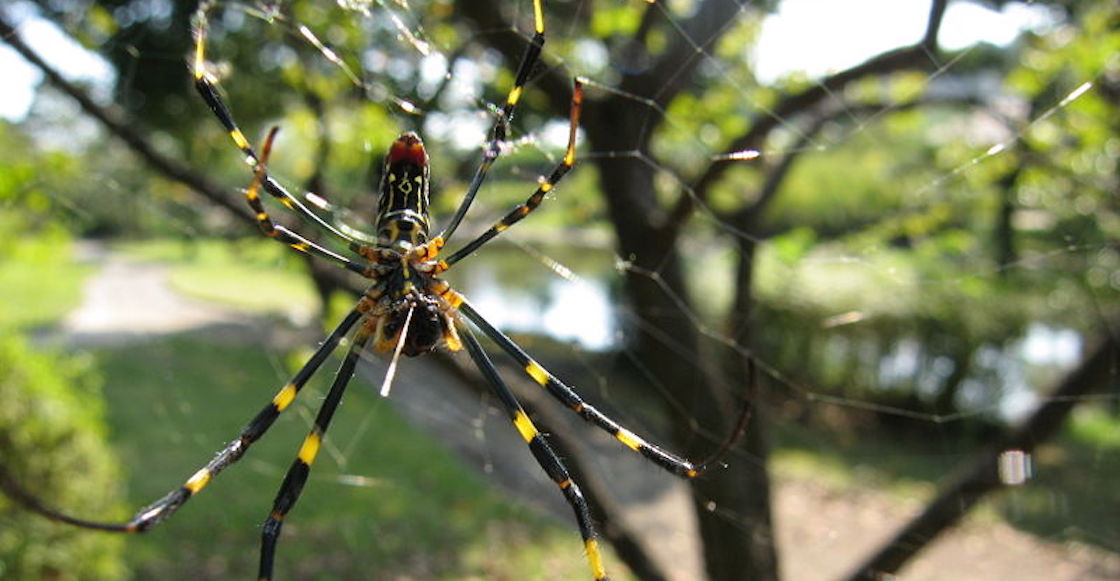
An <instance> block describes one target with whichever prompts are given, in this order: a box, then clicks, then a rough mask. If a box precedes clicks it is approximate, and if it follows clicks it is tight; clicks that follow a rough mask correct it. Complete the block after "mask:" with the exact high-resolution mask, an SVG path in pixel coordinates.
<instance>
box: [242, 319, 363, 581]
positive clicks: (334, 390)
mask: <svg viewBox="0 0 1120 581" xmlns="http://www.w3.org/2000/svg"><path fill="white" fill-rule="evenodd" d="M369 338H370V333H369V331H368V330H366V329H364V328H361V329H359V330H358V333H357V334H356V335H355V336H354V343H353V345H351V347H350V350H349V351H348V352H347V353H346V358H345V359H344V360H343V361H342V365H340V366H339V368H338V373H337V374H335V376H334V382H333V383H332V384H331V389H330V391H329V392H328V393H327V397H326V399H324V400H323V403H322V405H321V406H320V407H319V414H318V415H317V416H315V424H314V425H313V426H312V427H311V432H310V433H308V434H307V437H306V438H305V439H304V440H303V444H302V445H300V447H299V453H298V454H297V455H296V459H295V460H294V461H293V462H292V466H291V468H289V469H288V473H287V474H286V475H285V476H284V482H283V483H282V484H281V485H280V489H279V490H278V491H277V492H276V499H275V500H274V501H273V503H272V511H271V512H269V514H268V518H267V519H266V520H265V522H264V526H263V528H262V530H261V560H260V571H259V574H258V579H260V580H262V581H264V580H267V579H272V565H273V563H274V561H275V558H276V543H277V541H279V540H280V529H281V528H282V527H283V525H284V517H285V516H287V514H288V511H290V510H291V509H292V507H293V506H294V505H295V503H296V501H297V500H299V495H300V492H302V491H303V485H304V484H306V483H307V476H308V474H310V473H311V464H312V463H313V462H314V461H315V457H316V456H317V455H318V454H319V448H320V447H321V446H322V443H323V436H325V435H326V433H327V428H328V427H329V426H330V423H331V418H332V417H334V412H335V410H337V409H338V405H339V404H340V403H342V394H343V393H344V392H345V391H346V386H347V385H349V383H350V379H351V378H353V376H354V367H355V366H356V365H357V364H358V357H359V355H361V353H362V350H363V349H364V348H365V346H366V343H367V342H369Z"/></svg>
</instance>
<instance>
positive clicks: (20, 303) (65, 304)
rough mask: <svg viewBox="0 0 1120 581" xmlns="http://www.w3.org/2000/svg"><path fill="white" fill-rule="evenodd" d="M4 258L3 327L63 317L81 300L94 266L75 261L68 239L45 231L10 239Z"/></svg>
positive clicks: (0, 274) (0, 282)
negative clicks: (85, 284) (86, 281)
mask: <svg viewBox="0 0 1120 581" xmlns="http://www.w3.org/2000/svg"><path fill="white" fill-rule="evenodd" d="M4 252H5V256H4V259H3V260H0V288H2V289H4V300H3V301H0V327H6V328H12V329H29V328H34V327H41V326H46V325H49V324H52V323H55V322H57V321H59V320H61V319H62V318H63V317H64V316H66V313H68V312H70V311H71V310H73V308H74V307H76V306H77V305H78V302H79V301H80V300H81V285H82V282H84V281H85V279H86V278H87V277H88V276H89V275H90V274H91V273H92V272H93V268H92V267H89V266H85V265H80V264H77V263H75V262H74V258H73V247H72V245H71V242H70V240H69V239H68V238H65V237H63V236H52V235H49V234H44V235H40V236H28V237H24V238H20V239H13V240H9V241H8V243H7V244H6V247H5V250H4Z"/></svg>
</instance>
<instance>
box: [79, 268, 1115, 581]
mask: <svg viewBox="0 0 1120 581" xmlns="http://www.w3.org/2000/svg"><path fill="white" fill-rule="evenodd" d="M84 253H85V255H86V257H87V258H88V259H89V260H90V261H92V262H95V263H97V264H99V265H100V271H99V272H98V273H97V274H96V275H95V276H93V277H92V278H91V279H90V281H89V282H88V284H87V286H86V288H85V289H84V292H83V299H82V303H81V305H80V306H79V307H78V308H77V309H76V310H75V311H74V312H73V313H71V314H70V316H68V317H67V318H66V320H65V322H64V324H63V335H64V338H65V340H67V341H69V342H71V343H79V344H86V345H91V344H95V345H121V344H127V343H129V342H133V341H142V340H145V339H146V338H150V337H151V336H152V335H158V334H170V333H180V332H185V331H194V330H200V329H206V330H214V331H215V332H217V331H222V332H227V333H228V332H234V333H248V334H251V335H254V336H260V335H268V334H272V331H270V329H269V328H268V327H267V326H265V325H264V324H263V323H262V322H261V321H259V320H256V319H253V318H251V317H247V316H245V315H244V314H241V313H238V312H237V311H236V310H234V309H230V308H227V307H223V306H217V305H213V304H210V303H205V302H201V301H196V300H193V299H188V298H185V297H183V296H181V295H179V294H177V293H175V292H174V291H173V290H172V289H171V287H170V285H169V284H168V272H167V268H166V267H163V266H160V265H157V264H151V263H143V262H136V261H130V260H127V259H124V258H121V257H118V256H115V255H112V254H109V253H106V252H105V251H104V250H103V249H102V248H100V247H98V246H88V247H86V248H84ZM419 363H420V362H416V361H408V362H405V363H404V364H402V368H401V371H400V375H399V377H398V380H397V382H396V384H395V387H394V391H393V396H392V400H393V401H394V404H395V406H396V407H397V408H398V409H399V410H400V411H401V412H402V413H403V414H404V415H406V416H407V417H409V418H410V419H411V421H413V422H414V423H416V424H418V425H420V426H421V427H423V428H424V429H425V430H428V431H431V432H434V433H437V434H440V436H441V438H443V439H444V441H447V442H449V443H450V444H451V445H452V447H453V448H455V449H456V451H457V452H458V453H459V454H460V455H462V456H463V457H464V458H465V459H466V461H467V463H468V465H471V466H481V467H483V471H484V473H485V476H486V477H488V478H490V479H492V480H494V481H495V482H496V483H498V484H500V485H501V486H503V487H505V488H506V489H507V490H509V491H510V492H511V493H513V494H516V495H518V496H519V497H521V498H523V499H525V501H526V502H528V503H529V504H531V505H534V506H538V507H540V508H542V509H543V510H546V511H549V512H552V513H554V514H557V515H558V516H559V518H561V519H563V522H569V521H570V520H571V517H570V513H569V509H568V507H567V506H566V505H565V504H564V502H563V501H562V499H561V498H560V495H558V494H557V493H556V490H555V486H554V485H553V484H552V483H551V482H549V481H548V480H547V479H546V478H545V477H544V475H543V474H542V473H541V471H540V470H539V469H538V468H537V467H536V466H535V465H534V464H533V463H532V460H531V459H530V458H529V456H528V454H526V453H525V450H524V445H523V444H522V443H521V441H520V440H519V439H518V438H517V437H516V435H515V434H513V433H512V431H511V430H510V428H509V426H508V425H507V424H506V422H505V420H504V419H503V417H502V416H501V415H500V414H497V413H495V409H496V408H495V406H494V405H492V403H490V402H488V401H486V400H485V399H480V398H479V397H478V396H477V395H474V394H471V393H466V392H465V391H463V390H457V389H455V388H454V386H455V385H457V384H458V382H457V381H456V380H455V379H453V378H451V377H449V376H448V377H444V376H443V375H441V374H446V373H447V372H446V371H433V368H434V367H437V366H434V365H429V366H423V365H420V364H419ZM362 373H363V374H365V375H366V376H367V379H368V380H369V381H370V382H371V383H373V384H374V385H379V381H380V378H381V376H382V374H383V367H382V366H381V365H380V364H376V363H374V364H370V365H364V366H363V369H362ZM574 428H577V429H574V430H573V431H574V432H577V433H581V434H585V438H584V439H585V442H584V445H586V446H592V447H594V448H595V449H596V453H600V452H601V456H600V463H599V467H600V468H601V469H602V470H603V472H604V474H605V476H606V480H607V481H608V482H611V483H612V485H613V486H616V487H617V488H619V489H620V490H626V491H627V495H626V496H625V497H624V499H626V500H628V513H627V514H626V516H625V519H626V520H627V522H628V523H629V524H630V525H631V526H632V527H633V528H635V529H636V530H639V531H643V532H644V533H645V535H646V537H647V539H648V543H647V544H648V547H649V549H650V553H651V554H653V555H655V556H656V557H657V558H658V559H659V560H660V561H661V562H662V566H663V568H664V569H665V570H666V571H669V572H670V574H671V579H673V580H674V581H688V580H693V579H700V578H701V577H700V575H699V573H698V572H699V570H700V559H699V546H698V545H697V543H696V541H695V539H696V538H697V536H696V531H695V523H694V520H693V518H692V515H691V513H690V508H689V504H690V503H689V502H688V494H689V489H688V488H687V487H686V486H684V485H683V484H681V483H680V482H676V481H675V480H673V479H672V478H670V477H667V476H665V475H663V474H661V473H660V472H658V471H657V470H656V469H654V468H651V467H650V466H648V465H646V464H644V463H643V462H642V461H641V459H640V458H637V457H636V456H635V455H633V454H629V453H627V452H625V451H620V450H619V447H618V446H617V445H615V443H613V442H610V441H607V440H609V439H604V438H599V437H597V435H596V434H595V433H593V432H592V431H591V430H581V429H578V428H579V426H578V425H576V426H574ZM553 429H560V428H559V427H556V426H553ZM565 429H566V428H565ZM922 500H923V499H914V500H913V501H912V502H906V501H902V500H899V499H897V498H895V497H893V496H890V495H888V494H885V493H880V492H876V491H865V492H860V493H852V492H851V491H843V492H839V491H837V490H835V489H831V488H828V487H826V486H823V485H820V484H818V483H816V482H814V481H810V480H779V481H778V482H777V483H776V486H775V503H774V507H775V520H776V522H777V543H778V547H779V548H780V550H781V551H782V553H781V559H782V561H781V566H782V572H783V578H785V579H790V580H796V581H802V580H808V581H815V580H822V581H823V580H832V579H838V578H842V576H843V575H844V574H846V573H847V572H848V571H849V570H850V569H851V568H852V567H854V566H855V565H856V564H857V563H858V562H859V561H860V560H861V559H863V558H864V557H865V556H866V555H867V554H869V552H870V551H872V550H874V549H875V548H877V547H878V545H879V544H880V543H882V542H883V541H884V540H885V539H886V538H889V536H890V535H891V533H892V531H893V530H894V529H895V528H896V527H898V526H900V525H901V524H902V523H903V522H905V520H906V519H907V518H909V517H911V516H912V515H914V514H915V513H916V512H917V511H918V510H920V509H921V501H922ZM899 578H901V579H907V580H914V581H934V580H960V579H985V580H987V579H1016V580H1020V581H1033V580H1038V581H1044V580H1045V581H1065V580H1068V581H1074V580H1088V581H1096V580H1100V581H1105V580H1117V579H1120V555H1116V554H1114V553H1109V552H1107V551H1102V550H1099V549H1095V548H1091V547H1086V546H1075V545H1065V544H1057V543H1047V542H1045V541H1043V540H1041V539H1038V538H1037V537H1034V536H1032V535H1029V534H1026V533H1023V532H1021V531H1018V530H1016V529H1014V528H1012V527H1010V526H1007V525H1005V524H1002V523H990V522H987V523H982V524H981V523H976V522H972V521H967V522H966V523H965V524H964V525H962V526H960V527H958V528H956V529H954V530H953V531H951V532H950V533H949V534H947V535H945V536H943V537H942V538H941V539H938V540H937V541H935V542H934V543H933V544H932V545H931V547H930V548H929V549H928V550H927V551H926V552H924V553H923V554H922V555H921V556H920V557H919V558H918V559H916V560H915V561H914V562H913V563H911V564H910V566H909V567H908V568H907V569H905V570H904V571H903V573H902V575H900V577H899Z"/></svg>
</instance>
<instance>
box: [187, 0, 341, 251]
mask: <svg viewBox="0 0 1120 581" xmlns="http://www.w3.org/2000/svg"><path fill="white" fill-rule="evenodd" d="M208 9H209V3H208V2H203V3H202V4H200V5H199V7H198V11H197V12H196V13H195V25H194V41H195V55H194V67H193V68H194V86H195V89H196V90H197V91H198V94H199V95H201V96H202V100H203V101H205V102H206V104H207V105H208V106H209V107H210V111H211V112H213V113H214V116H215V117H217V118H218V121H220V122H221V123H222V126H223V127H225V129H226V132H227V133H229V136H230V139H232V140H233V143H234V145H236V146H237V148H238V149H240V150H241V153H243V154H245V162H246V163H248V164H249V165H250V166H251V167H252V168H253V171H254V173H255V174H258V175H256V176H255V178H254V179H256V180H257V181H259V182H260V184H261V185H262V186H263V188H264V191H266V192H268V193H269V194H270V195H272V197H274V198H276V199H277V200H279V201H280V203H281V204H283V205H284V206H285V207H286V208H288V209H289V210H292V211H293V212H295V213H296V214H297V215H299V217H300V218H302V219H303V220H304V221H306V222H308V223H309V224H312V225H314V226H315V227H317V228H319V229H321V230H322V231H324V232H326V233H328V234H330V235H332V236H335V237H336V238H338V239H340V240H342V241H344V242H346V243H347V244H350V245H360V244H361V242H360V241H359V240H356V239H354V238H353V237H351V236H348V235H346V234H344V233H342V232H341V231H339V230H338V229H337V228H335V227H334V226H332V225H331V224H329V223H327V222H326V221H325V220H323V219H322V218H321V217H319V215H318V214H316V213H315V212H313V211H311V210H310V209H309V208H308V207H307V206H305V205H304V204H303V203H302V202H301V201H300V200H299V198H297V197H296V196H295V195H293V194H292V193H291V192H289V191H288V190H287V189H285V188H284V186H282V185H280V184H279V183H278V182H277V181H276V180H274V179H272V176H270V175H268V171H267V170H266V169H265V167H264V161H263V160H262V159H261V158H260V157H259V156H258V155H257V153H256V151H254V150H253V147H252V146H251V145H249V140H248V139H246V138H245V134H244V133H243V132H242V131H241V128H240V127H238V126H237V122H236V121H234V119H233V113H232V112H231V111H230V109H229V107H228V106H227V105H226V104H225V102H224V101H223V100H222V98H221V96H220V95H219V94H218V89H217V87H216V86H215V84H214V82H212V81H211V80H210V79H209V78H208V77H207V75H206V11H207V10H208ZM250 204H252V201H250ZM259 205H260V203H259V202H257V205H256V206H254V207H253V209H254V210H257V212H258V218H259V214H260V212H261V211H260V210H258V209H257V206H259Z"/></svg>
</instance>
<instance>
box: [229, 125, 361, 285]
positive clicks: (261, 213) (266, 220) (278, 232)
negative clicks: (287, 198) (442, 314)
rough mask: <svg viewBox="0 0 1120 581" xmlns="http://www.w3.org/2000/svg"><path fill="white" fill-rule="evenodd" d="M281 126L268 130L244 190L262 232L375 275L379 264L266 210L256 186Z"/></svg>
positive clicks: (338, 262) (265, 176)
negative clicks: (324, 242) (323, 242)
mask: <svg viewBox="0 0 1120 581" xmlns="http://www.w3.org/2000/svg"><path fill="white" fill-rule="evenodd" d="M278 129H279V127H273V128H272V130H271V131H269V132H268V136H267V137H265V140H264V145H262V146H261V157H260V160H259V161H258V162H257V164H256V169H255V170H254V171H253V181H252V183H250V184H249V187H248V189H246V190H245V200H246V201H247V202H248V203H249V207H250V208H252V209H253V212H255V213H256V218H257V225H258V226H260V229H261V232H264V234H265V236H268V237H269V238H271V239H273V240H276V241H277V242H280V243H282V244H287V245H288V246H290V247H291V248H293V249H295V250H298V251H299V252H303V253H305V254H313V255H315V256H319V257H320V258H325V259H327V260H329V261H331V262H333V263H335V264H337V265H339V266H341V267H343V268H345V269H347V270H350V271H352V272H356V273H358V274H360V275H362V276H365V277H367V278H372V277H373V276H374V273H375V272H376V271H377V266H376V265H373V264H370V263H368V262H364V261H357V260H353V259H350V258H347V257H345V256H342V255H340V254H337V253H335V252H332V251H331V250H329V249H327V248H324V247H322V246H319V245H318V244H316V243H314V242H312V241H310V240H308V239H307V238H304V237H303V236H301V235H299V234H297V233H295V232H293V231H292V230H290V229H288V228H285V227H284V226H282V225H280V224H277V223H275V222H273V221H272V217H271V216H269V215H268V212H266V211H265V209H264V204H262V203H261V197H260V195H259V194H258V193H257V190H258V189H259V188H260V187H261V184H262V183H263V180H264V179H266V178H267V177H268V175H267V173H266V172H267V170H266V168H267V167H268V166H267V164H268V157H269V154H271V152H272V141H273V139H275V138H276V131H277V130H278Z"/></svg>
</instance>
